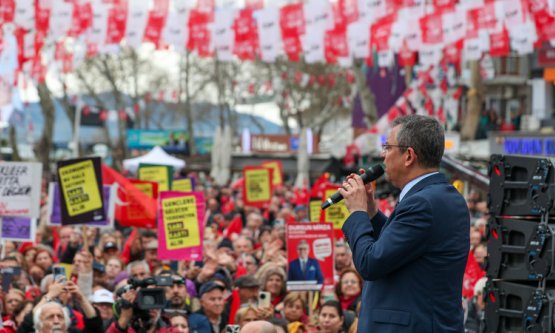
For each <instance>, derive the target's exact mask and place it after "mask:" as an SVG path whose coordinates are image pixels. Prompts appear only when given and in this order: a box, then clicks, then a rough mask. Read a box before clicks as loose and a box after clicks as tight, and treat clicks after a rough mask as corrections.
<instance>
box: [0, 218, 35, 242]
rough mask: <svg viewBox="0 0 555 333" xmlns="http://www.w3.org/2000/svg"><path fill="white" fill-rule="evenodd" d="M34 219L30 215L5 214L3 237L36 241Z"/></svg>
mask: <svg viewBox="0 0 555 333" xmlns="http://www.w3.org/2000/svg"><path fill="white" fill-rule="evenodd" d="M33 222H34V220H33V219H32V218H30V217H16V216H3V217H2V237H0V238H1V239H3V240H4V239H10V240H15V241H34V240H35V235H34V233H33V231H34V229H35V228H34V225H33Z"/></svg>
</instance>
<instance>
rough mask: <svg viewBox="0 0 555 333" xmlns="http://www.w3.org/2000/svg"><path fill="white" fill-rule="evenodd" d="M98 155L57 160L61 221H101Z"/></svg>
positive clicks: (99, 160) (100, 180)
mask: <svg viewBox="0 0 555 333" xmlns="http://www.w3.org/2000/svg"><path fill="white" fill-rule="evenodd" d="M100 164H101V159H100V157H90V158H77V159H72V160H65V161H60V162H58V170H57V171H58V183H59V185H60V192H61V195H60V199H61V200H60V203H61V208H62V209H61V212H62V225H68V224H86V223H89V222H98V221H104V220H105V219H106V213H105V210H104V198H103V195H102V172H101V166H100Z"/></svg>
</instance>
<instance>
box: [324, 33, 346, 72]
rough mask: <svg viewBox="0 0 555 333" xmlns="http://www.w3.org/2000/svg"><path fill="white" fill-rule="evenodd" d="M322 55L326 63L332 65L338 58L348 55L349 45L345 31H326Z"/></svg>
mask: <svg viewBox="0 0 555 333" xmlns="http://www.w3.org/2000/svg"><path fill="white" fill-rule="evenodd" d="M324 55H325V56H326V61H327V62H328V63H330V64H333V63H335V62H336V61H337V58H338V57H347V56H348V55H349V44H348V42H347V33H346V31H345V30H337V29H335V30H328V31H326V35H325V37H324Z"/></svg>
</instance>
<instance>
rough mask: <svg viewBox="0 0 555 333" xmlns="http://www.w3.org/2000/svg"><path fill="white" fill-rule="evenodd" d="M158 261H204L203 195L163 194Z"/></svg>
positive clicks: (171, 192)
mask: <svg viewBox="0 0 555 333" xmlns="http://www.w3.org/2000/svg"><path fill="white" fill-rule="evenodd" d="M159 200H160V201H159V206H158V207H159V210H160V213H159V214H158V237H159V242H158V258H160V259H164V260H201V259H202V252H203V240H204V215H205V213H204V210H205V203H204V195H203V194H202V193H201V192H189V193H183V192H176V191H163V192H160V195H159Z"/></svg>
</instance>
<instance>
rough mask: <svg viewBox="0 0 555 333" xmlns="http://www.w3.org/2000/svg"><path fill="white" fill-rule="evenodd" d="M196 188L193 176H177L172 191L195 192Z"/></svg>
mask: <svg viewBox="0 0 555 333" xmlns="http://www.w3.org/2000/svg"><path fill="white" fill-rule="evenodd" d="M194 190H195V180H194V179H193V178H191V177H185V178H176V179H174V180H173V182H172V191H178V192H193V191H194Z"/></svg>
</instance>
